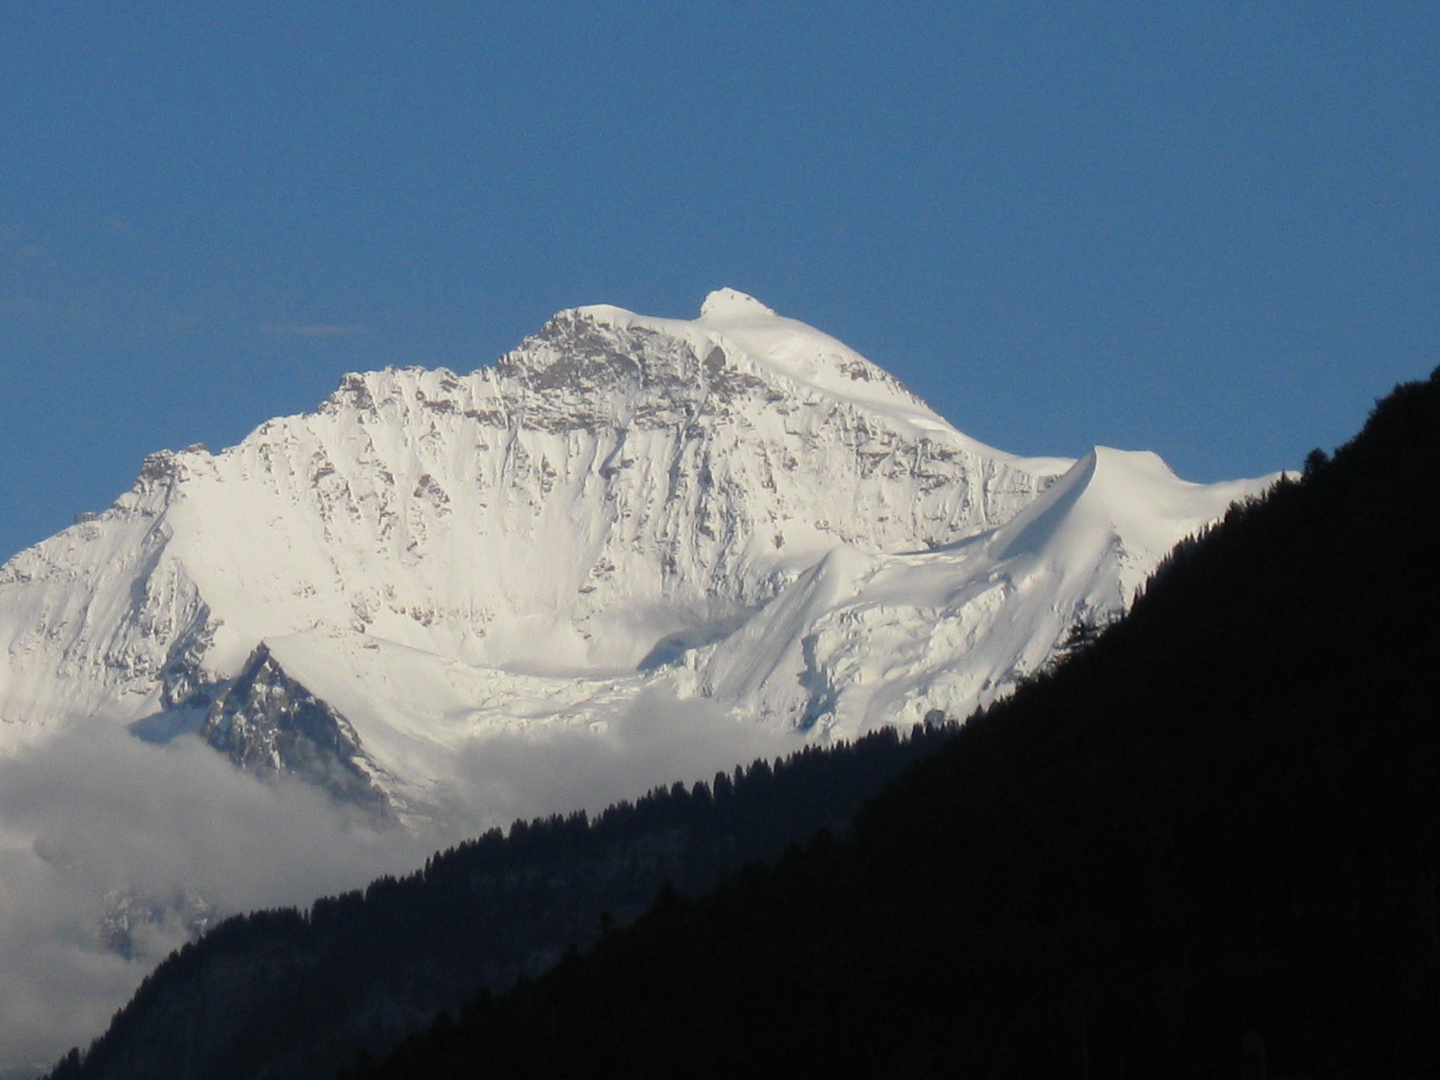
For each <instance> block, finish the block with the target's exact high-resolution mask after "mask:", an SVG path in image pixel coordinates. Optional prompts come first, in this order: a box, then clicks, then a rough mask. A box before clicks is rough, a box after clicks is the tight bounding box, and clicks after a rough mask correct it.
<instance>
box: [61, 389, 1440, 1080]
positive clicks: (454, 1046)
mask: <svg viewBox="0 0 1440 1080" xmlns="http://www.w3.org/2000/svg"><path fill="white" fill-rule="evenodd" d="M1437 536H1440V371H1437V373H1436V374H1435V375H1432V376H1431V378H1430V379H1429V380H1428V381H1427V382H1424V383H1415V384H1407V385H1404V386H1400V387H1397V388H1396V390H1395V392H1394V393H1393V394H1391V395H1390V396H1389V397H1387V398H1386V399H1384V400H1383V401H1381V402H1380V403H1379V404H1378V405H1377V407H1376V409H1375V412H1374V413H1373V415H1372V417H1371V419H1370V421H1369V422H1368V424H1367V426H1366V428H1365V430H1364V431H1363V432H1362V433H1361V434H1360V435H1359V436H1358V437H1357V438H1355V439H1354V440H1353V441H1352V442H1351V443H1349V444H1347V445H1346V446H1344V447H1342V448H1340V449H1339V450H1338V451H1337V452H1336V453H1335V456H1334V458H1333V459H1327V458H1326V457H1325V455H1323V454H1322V453H1320V452H1318V451H1317V452H1316V453H1315V454H1312V455H1311V458H1310V460H1309V461H1308V463H1307V469H1306V475H1305V476H1304V478H1303V479H1301V480H1298V481H1297V480H1288V479H1287V480H1284V481H1282V482H1280V483H1279V484H1278V485H1277V486H1276V487H1275V489H1274V490H1273V491H1272V492H1270V494H1269V495H1268V496H1267V497H1266V498H1264V499H1263V500H1257V501H1253V502H1251V503H1249V504H1246V505H1244V506H1240V507H1237V508H1236V509H1234V510H1232V511H1231V512H1230V514H1229V515H1228V516H1227V517H1226V519H1225V521H1224V522H1223V523H1222V524H1221V525H1219V526H1218V527H1216V528H1214V529H1213V530H1211V531H1210V532H1209V533H1208V534H1207V535H1205V536H1204V537H1203V538H1201V539H1199V540H1196V541H1194V542H1191V543H1187V544H1184V545H1182V546H1181V547H1180V548H1179V549H1178V550H1177V551H1176V552H1175V553H1174V554H1173V555H1172V557H1171V558H1170V559H1169V560H1168V561H1167V562H1166V563H1165V565H1164V566H1163V568H1162V569H1161V570H1160V572H1159V573H1158V574H1157V575H1156V577H1155V578H1154V579H1153V581H1152V582H1151V584H1150V586H1149V588H1148V589H1147V591H1146V592H1145V593H1144V595H1143V596H1142V597H1141V598H1140V599H1139V600H1138V601H1137V603H1136V605H1135V607H1134V609H1133V611H1132V612H1131V613H1130V615H1129V616H1128V617H1127V618H1126V619H1124V620H1123V621H1121V622H1120V623H1118V624H1117V625H1115V626H1113V627H1112V628H1110V629H1109V630H1108V631H1107V632H1106V633H1104V634H1103V635H1101V636H1100V637H1099V638H1098V639H1097V640H1094V641H1092V642H1090V643H1088V644H1083V645H1081V646H1079V647H1077V648H1076V649H1075V650H1073V654H1072V655H1070V656H1069V657H1068V658H1067V659H1066V660H1065V662H1064V663H1062V664H1060V665H1059V666H1058V667H1057V668H1056V669H1055V670H1054V671H1052V672H1050V673H1047V674H1045V675H1042V676H1040V677H1038V678H1035V679H1033V680H1031V681H1029V682H1028V683H1027V684H1026V685H1025V686H1023V687H1022V688H1021V689H1020V691H1019V692H1018V693H1017V694H1015V695H1014V697H1013V698H1011V699H1009V700H1006V701H1004V702H1001V703H999V704H996V705H994V706H992V707H990V708H989V709H988V710H986V711H984V712H983V713H981V714H979V715H977V716H975V717H973V718H972V719H971V720H970V721H969V722H968V723H966V724H965V725H964V726H963V727H962V728H961V729H960V731H959V733H958V734H957V735H956V736H955V737H954V738H953V739H952V740H951V741H949V742H948V743H947V744H946V745H945V746H944V747H943V748H942V749H941V750H939V751H938V752H937V753H936V754H935V755H933V756H932V757H930V758H929V759H927V760H926V761H924V762H923V763H921V764H920V765H919V766H918V767H917V768H916V769H915V770H912V771H911V772H910V773H908V774H907V775H906V776H905V777H904V778H903V779H901V780H900V781H898V782H896V783H894V784H892V785H891V786H890V787H889V788H888V789H887V790H886V791H885V792H884V793H883V794H882V795H881V796H879V797H878V798H876V799H875V800H874V801H873V802H871V803H870V804H869V805H868V806H866V807H865V808H864V809H863V810H862V811H861V813H860V814H859V816H858V818H857V820H856V823H855V825H854V828H853V830H852V832H851V833H850V834H849V835H848V836H847V837H845V838H842V839H840V840H838V841H837V840H836V839H834V838H830V837H825V838H821V839H817V840H816V841H814V842H813V843H811V844H810V845H809V846H808V847H807V848H805V849H804V850H800V849H793V850H791V851H790V852H789V853H788V854H787V855H786V856H785V857H784V858H783V859H782V860H781V861H780V862H779V864H778V865H776V866H774V867H773V868H770V869H759V868H752V869H751V870H749V871H747V872H746V873H743V874H741V875H740V876H739V877H738V878H735V879H732V880H730V881H728V882H727V883H726V884H724V885H723V886H722V887H721V888H720V889H719V890H717V891H716V892H714V893H713V894H711V895H710V896H708V897H706V898H704V899H701V900H689V899H684V898H682V897H679V896H676V895H673V894H666V895H665V896H664V897H662V899H661V902H659V903H657V905H656V906H655V908H654V909H653V910H652V911H651V912H650V913H649V914H647V915H646V916H645V917H644V918H642V919H641V920H639V921H638V922H637V923H636V924H634V925H633V926H631V927H629V928H628V929H626V930H624V931H619V932H614V933H610V934H606V935H604V936H603V937H602V938H601V939H600V941H599V942H598V944H597V945H596V947H595V948H594V950H593V951H592V952H591V953H590V954H588V955H585V956H575V955H572V956H569V957H567V958H566V959H564V960H563V961H562V962H561V963H560V965H559V966H558V967H557V968H556V969H555V970H554V971H552V972H551V973H550V974H549V975H547V976H546V977H545V978H543V979H540V980H538V981H535V982H532V983H526V984H522V985H520V986H518V987H516V988H515V989H514V990H513V991H512V992H511V993H509V994H507V995H505V996H503V997H499V998H493V997H490V996H486V995H482V996H481V997H479V998H477V999H475V1000H474V1001H472V1002H471V1003H470V1004H469V1005H468V1006H467V1007H466V1008H465V1009H464V1010H462V1011H461V1012H460V1013H459V1014H458V1015H456V1016H447V1017H445V1018H442V1019H441V1020H440V1021H438V1022H436V1023H435V1024H434V1025H433V1027H432V1030H431V1031H430V1033H429V1034H428V1036H426V1037H425V1038H421V1039H416V1040H413V1041H411V1042H409V1043H407V1044H406V1045H405V1046H404V1047H402V1048H401V1049H400V1050H399V1051H398V1052H397V1053H396V1054H395V1055H394V1056H393V1057H392V1058H390V1059H389V1060H388V1061H387V1062H385V1063H384V1064H382V1065H379V1066H376V1065H374V1064H373V1063H370V1062H363V1063H360V1064H358V1065H357V1066H356V1067H355V1068H354V1069H353V1070H352V1071H350V1072H349V1073H348V1076H349V1077H350V1078H351V1080H360V1078H364V1080H377V1078H397V1077H418V1076H423V1077H429V1078H446V1077H460V1076H464V1077H549V1076H585V1077H612V1076H613V1077H622V1076H623V1077H661V1076H680V1075H684V1076H717V1077H718V1076H725V1077H734V1076H754V1075H809V1076H832V1077H843V1076H921V1075H935V1074H937V1073H940V1072H944V1073H945V1074H947V1075H955V1074H961V1075H984V1076H991V1075H993V1076H1075V1077H1155V1076H1235V1077H1261V1076H1292V1077H1293V1076H1317V1077H1319V1076H1324V1077H1350V1076H1353V1077H1386V1076H1394V1077H1399V1076H1434V1075H1437V1074H1440V906H1437V881H1440V629H1437V623H1436V618H1435V613H1436V612H1437V611H1440V544H1437V542H1436V537H1437ZM58 1076H59V1074H57V1080H58Z"/></svg>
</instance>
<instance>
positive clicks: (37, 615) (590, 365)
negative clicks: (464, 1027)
mask: <svg viewBox="0 0 1440 1080" xmlns="http://www.w3.org/2000/svg"><path fill="white" fill-rule="evenodd" d="M1067 464H1068V462H1064V461H1055V460H1049V459H1030V460H1026V459H1019V458H1015V457H1013V456H1011V455H1007V454H1003V453H1001V452H999V451H995V450H991V449H990V448H987V447H984V446H982V445H980V444H978V443H975V442H974V441H972V440H969V439H967V438H965V437H964V436H962V435H960V434H959V433H958V432H956V431H955V430H954V429H953V428H951V427H950V426H949V425H948V424H946V423H945V422H944V421H943V420H941V419H940V418H939V417H938V416H936V415H935V414H934V413H933V412H932V411H930V410H929V409H928V408H927V407H926V406H925V405H924V403H923V402H921V401H919V400H918V399H917V398H916V397H915V396H914V395H913V394H911V393H910V392H909V391H908V390H906V389H905V388H904V387H903V386H901V385H900V384H899V383H898V382H897V381H896V380H895V379H893V378H892V377H891V376H889V375H888V374H886V373H885V372H883V371H881V370H880V369H879V368H877V367H875V366H874V365H873V364H871V363H869V362H868V361H866V360H865V359H864V358H863V357H860V356H859V355H857V354H856V353H854V352H853V351H851V350H849V349H848V348H846V347H845V346H844V345H842V344H840V343H839V342H837V341H835V340H834V339H832V338H830V337H828V336H826V335H824V334H822V333H820V332H818V331H816V330H813V329H811V328H809V327H807V326H805V325H803V324H801V323H798V322H795V321H794V320H790V319H785V318H782V317H780V316H777V315H775V314H774V313H773V312H771V311H770V310H769V309H768V308H766V307H764V305H762V304H760V303H759V302H758V301H755V300H753V299H751V298H749V297H746V296H743V295H742V294H739V293H736V292H733V291H731V290H722V291H721V292H717V293H715V294H713V295H712V296H711V297H710V298H709V299H708V300H707V301H706V304H705V307H704V310H703V313H702V315H701V317H700V318H699V319H698V320H696V321H693V322H686V321H681V320H664V319H648V318H644V317H641V316H637V315H634V314H633V313H630V312H627V311H622V310H620V309H617V308H609V307H592V308H582V309H579V310H576V311H571V312H565V313H562V314H560V315H558V316H556V317H555V318H554V319H553V320H551V322H550V323H548V324H547V325H546V326H545V327H544V328H543V329H542V330H541V331H540V332H539V333H538V334H537V335H535V336H534V337H532V338H530V339H528V340H527V341H526V342H524V343H523V344H522V345H521V346H520V347H519V348H518V349H517V350H515V351H514V352H512V353H510V354H509V355H507V356H505V357H503V358H502V359H501V360H500V361H499V363H498V364H497V365H496V366H494V367H492V368H483V369H481V370H479V371H476V372H474V373H473V374H471V375H468V376H459V375H455V374H453V373H451V372H449V371H445V370H438V371H424V370H420V369H405V370H394V369H390V370H386V371H382V372H374V373H369V374H364V375H350V376H347V377H346V378H345V379H344V380H343V382H342V384H341V386H340V388H339V390H338V391H337V392H336V393H335V394H334V395H333V396H332V397H331V398H330V399H328V400H327V401H326V402H324V403H323V404H322V405H321V407H320V408H319V410H318V411H316V412H315V413H313V414H309V415H304V416H295V417H288V418H284V419H278V420H272V421H270V422H268V423H266V424H264V425H262V426H261V427H260V428H259V429H257V430H256V431H255V432H254V433H253V434H252V435H251V436H249V437H248V438H247V439H245V440H244V442H242V443H241V444H239V445H238V446H235V447H232V448H230V449H228V450H225V451H224V452H222V453H220V454H218V455H212V454H210V453H208V452H206V451H205V450H204V449H203V448H200V447H192V448H190V449H188V450H185V451H181V452H178V453H172V452H163V453H160V454H156V455H153V456H152V457H151V458H149V459H148V460H147V461H146V463H145V466H144V468H143V470H142V472H141V475H140V477H139V479H138V480H137V482H136V484H135V487H134V488H133V489H132V490H131V491H130V492H129V493H127V494H126V495H125V496H123V497H122V498H121V499H120V500H118V501H117V502H116V504H115V505H114V506H113V507H111V508H110V509H109V510H107V511H106V512H104V513H103V514H100V515H96V516H93V518H91V519H89V520H84V521H81V522H78V523H77V524H76V525H75V526H74V527H73V528H71V529H68V530H66V531H65V532H63V533H61V534H59V535H58V536H56V537H53V538H51V539H50V540H47V541H45V542H44V543H42V544H40V545H38V546H36V547H35V548H32V549H30V550H28V551H26V552H23V553H21V554H20V555H18V556H16V557H15V558H14V559H12V560H11V561H10V562H9V563H8V564H6V565H5V566H4V567H3V568H0V646H3V649H4V652H3V656H4V663H3V664H0V718H3V720H4V721H5V722H6V723H5V724H4V725H3V731H4V732H5V737H6V738H8V739H10V740H16V739H23V738H26V737H28V736H30V735H33V734H34V733H35V732H37V731H39V730H42V729H44V728H45V727H47V726H54V725H56V724H61V723H63V722H65V721H67V720H71V719H74V718H76V717H85V716H103V717H107V718H111V719H115V720H120V721H136V720H140V719H143V718H145V717H147V716H151V715H152V714H155V713H157V712H163V711H166V710H175V709H179V708H181V707H185V706H187V705H188V706H190V707H203V706H204V705H205V704H206V703H207V701H208V700H209V698H211V697H213V696H215V695H216V694H218V693H220V692H221V691H223V689H224V686H225V684H226V683H227V682H228V680H231V679H233V678H235V677H236V676H237V675H239V674H240V671H241V668H242V667H243V665H244V663H245V660H246V658H247V657H249V656H251V655H252V654H253V653H254V651H255V650H256V649H257V648H258V647H260V646H261V645H262V644H264V643H266V642H273V641H278V640H283V639H286V638H290V637H293V636H294V635H301V634H303V635H307V636H308V639H309V640H310V641H311V642H312V643H313V642H324V643H326V645H325V648H323V649H320V650H319V654H320V655H323V657H324V659H321V658H320V657H319V656H317V652H316V649H315V648H310V649H308V650H307V651H306V656H307V657H308V658H309V662H308V664H307V666H308V667H310V668H311V669H313V670H312V671H311V672H310V675H311V677H312V678H314V679H315V680H316V681H319V682H344V681H346V680H352V679H354V678H359V679H360V680H361V681H362V682H363V681H364V679H365V673H366V672H367V671H368V670H370V668H369V666H368V665H367V660H368V659H370V658H373V657H374V656H375V655H377V654H378V652H379V651H381V649H386V650H391V651H393V650H394V649H395V648H396V647H398V648H400V649H401V650H405V651H404V652H402V653H401V654H397V655H407V656H410V657H412V659H413V658H415V657H421V656H424V657H432V658H439V659H442V660H444V661H447V662H449V663H452V664H457V665H460V667H461V668H463V669H465V670H468V671H473V672H476V673H478V674H476V675H475V676H474V677H473V678H472V679H471V680H470V681H471V682H475V681H476V680H478V681H479V682H480V683H484V684H486V685H487V686H490V685H491V684H495V685H499V684H504V683H505V681H506V680H507V679H513V678H531V679H535V678H540V679H550V680H552V681H553V680H556V679H559V680H561V681H562V682H564V681H565V680H571V679H575V678H579V679H580V680H581V682H582V683H583V682H584V680H586V679H590V678H595V677H606V676H618V675H620V674H622V673H627V677H629V678H631V679H632V681H636V682H637V685H638V683H640V682H644V681H645V680H646V679H647V678H652V677H653V676H649V675H644V674H642V675H640V676H637V675H635V673H636V671H637V668H638V669H642V672H647V671H652V670H654V669H657V668H659V667H661V666H662V664H661V661H664V660H667V659H673V658H674V657H675V656H677V655H678V654H680V653H683V652H684V651H685V650H686V649H687V648H689V647H692V646H703V645H707V644H709V643H711V642H713V641H714V640H716V639H717V638H719V637H723V636H724V635H726V634H728V633H729V632H730V631H731V630H733V629H734V628H735V627H737V626H740V625H742V624H744V623H745V622H746V621H747V619H748V618H749V617H750V616H751V615H752V614H753V613H754V612H756V611H758V610H760V609H762V608H763V607H764V606H765V605H767V604H768V603H769V602H770V601H771V600H772V599H773V598H774V597H775V596H776V595H777V594H778V593H779V592H780V591H781V590H783V589H784V588H786V587H787V586H788V585H790V584H791V583H792V582H793V581H795V579H796V578H797V577H798V576H800V575H802V574H805V573H807V572H809V571H810V569H811V568H812V567H813V566H814V565H815V564H816V563H817V561H819V560H821V559H823V558H824V557H825V556H826V554H827V553H828V552H830V551H832V550H833V549H836V548H838V547H842V546H844V547H846V548H854V549H855V550H857V551H860V552H864V553H866V554H868V555H871V556H878V555H881V554H883V553H887V552H901V551H909V550H915V549H926V548H935V547H941V546H944V545H947V544H953V543H955V542H957V541H959V540H962V539H964V538H966V537H970V536H974V535H976V534H978V533H980V532H983V531H984V530H986V529H989V528H993V527H994V526H996V525H998V524H1000V523H1002V522H1004V521H1007V520H1009V519H1010V518H1012V517H1013V516H1014V515H1015V514H1016V513H1017V512H1018V511H1019V510H1020V509H1021V508H1023V507H1024V506H1026V505H1027V504H1029V503H1030V502H1031V501H1032V500H1033V499H1034V498H1035V496H1036V495H1037V494H1038V493H1039V492H1040V491H1041V490H1042V489H1043V488H1044V487H1045V486H1046V485H1047V484H1048V483H1049V482H1050V481H1051V480H1052V479H1053V477H1054V476H1055V475H1056V474H1057V473H1059V472H1060V471H1062V470H1063V469H1064V467H1065V466H1066V465H1067ZM361 646H363V647H364V648H363V649H362V648H360V647H361ZM415 662H419V661H415ZM291 674H292V675H293V674H295V673H291ZM637 680H638V681H637ZM302 681H303V679H302ZM557 685H558V684H557ZM552 689H554V687H552ZM555 693H558V694H559V696H560V698H562V699H565V700H568V699H569V698H571V697H573V694H572V693H571V690H570V689H568V688H567V689H565V690H564V691H563V692H561V691H560V690H555ZM348 696H353V695H348ZM481 698H482V699H483V701H485V702H493V701H495V700H500V701H501V702H502V703H501V704H500V705H499V706H498V707H496V708H482V707H480V706H479V705H478V704H477V703H476V702H473V701H472V702H471V703H470V705H471V708H470V709H469V713H470V714H473V716H474V717H475V718H476V719H477V720H480V719H483V720H485V721H486V722H500V720H501V719H503V718H505V717H506V716H507V708H508V706H506V705H505V704H503V700H504V699H505V698H506V691H504V690H503V689H487V690H486V691H485V692H484V693H483V694H482V695H481ZM456 707H457V708H459V707H460V706H459V705H457V706H456ZM357 708H358V706H357ZM360 711H362V712H366V711H368V712H373V711H374V709H373V708H370V709H361V710H360ZM382 711H383V710H382ZM401 711H402V712H406V711H407V710H405V709H402V710H401ZM408 712H409V713H410V714H411V715H410V716H409V719H410V720H414V716H415V714H417V713H418V714H425V713H426V708H425V707H423V706H422V707H420V708H418V709H417V708H416V707H414V706H411V707H410V708H409V709H408ZM405 720H406V717H397V716H394V715H385V716H377V717H374V718H373V722H371V723H370V724H369V725H368V726H369V727H370V728H371V731H370V732H369V735H370V737H371V738H373V739H379V740H381V741H383V732H382V731H381V729H382V728H386V727H393V726H395V725H396V724H400V726H402V727H405V726H406V724H405V723H402V721H405ZM358 723H359V724H361V725H362V726H364V725H365V722H364V720H360V721H358ZM409 726H410V727H413V726H414V724H413V723H412V724H409ZM360 734H361V737H362V738H364V737H365V736H366V732H365V731H364V730H361V732H360ZM391 764H392V765H395V766H399V765H400V764H401V763H398V762H396V763H391Z"/></svg>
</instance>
